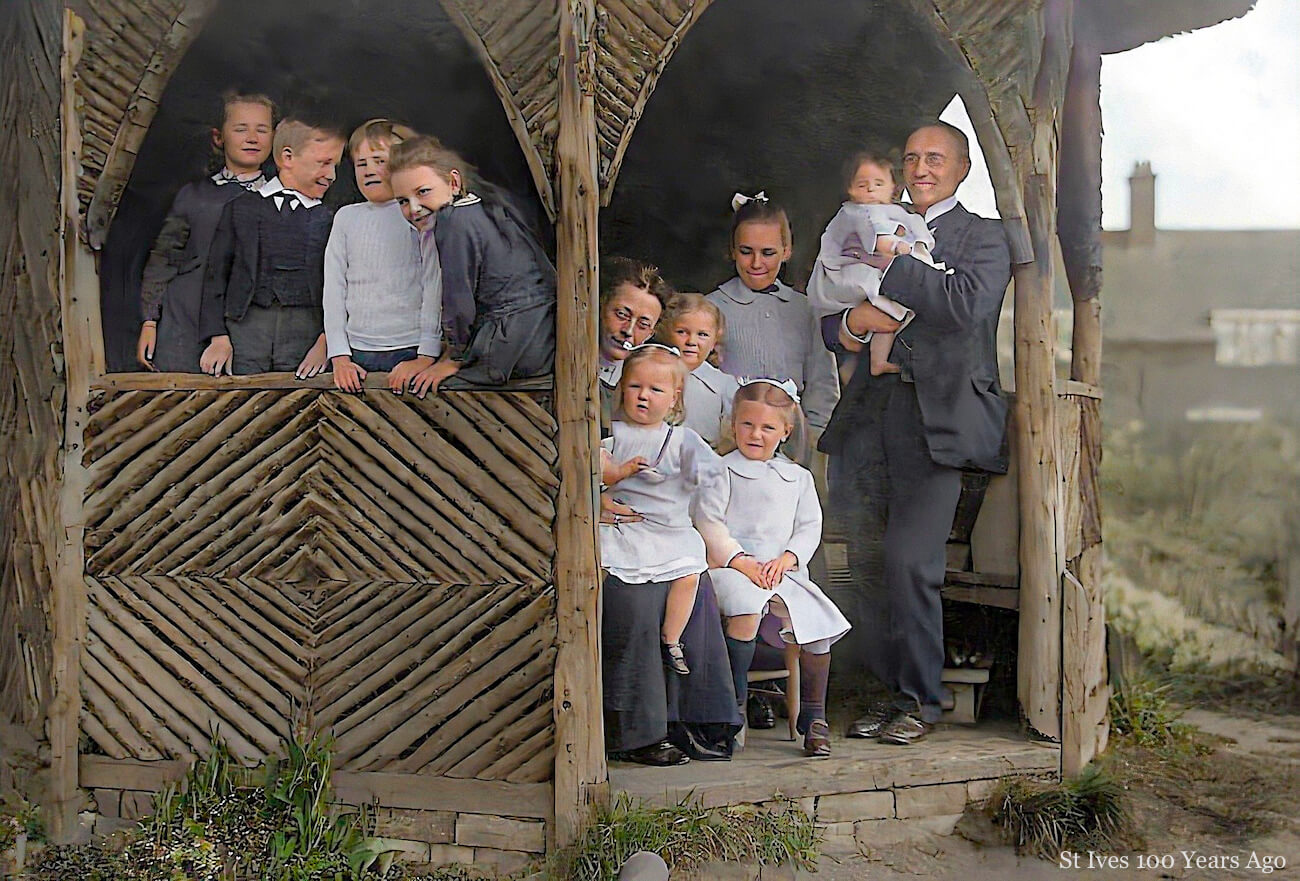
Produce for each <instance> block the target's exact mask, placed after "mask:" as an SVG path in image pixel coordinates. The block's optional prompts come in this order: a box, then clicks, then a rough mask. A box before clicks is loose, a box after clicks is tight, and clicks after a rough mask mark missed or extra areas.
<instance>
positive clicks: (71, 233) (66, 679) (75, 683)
mask: <svg viewBox="0 0 1300 881" xmlns="http://www.w3.org/2000/svg"><path fill="white" fill-rule="evenodd" d="M84 31H85V24H84V23H83V22H82V20H81V19H80V18H78V17H77V15H76V14H75V13H73V12H70V11H69V12H65V13H64V21H63V53H62V58H61V62H60V76H61V78H62V85H63V101H62V110H61V113H60V120H59V121H60V125H61V127H62V132H61V136H62V148H63V163H62V167H61V176H62V182H61V192H60V200H61V205H60V207H61V210H60V214H59V240H60V242H61V243H62V248H63V250H62V253H61V254H60V255H59V257H57V258H54V259H53V260H52V263H54V264H56V265H57V289H58V292H59V305H60V308H61V312H62V317H63V357H64V371H65V373H64V375H65V379H66V382H67V400H66V410H65V414H64V434H63V449H62V458H63V484H62V486H61V488H60V492H59V520H60V525H61V526H62V535H61V538H62V541H61V542H60V543H59V547H58V554H57V557H56V559H55V565H54V583H53V584H52V586H51V614H50V618H51V621H52V630H53V634H52V637H53V638H52V651H51V657H52V661H53V666H54V669H53V677H52V678H53V681H54V699H53V701H52V703H51V706H50V713H49V722H48V730H49V738H50V778H51V780H50V796H51V805H50V811H49V815H48V817H49V823H50V837H51V839H52V840H54V841H58V842H65V841H70V840H72V839H73V838H74V837H75V836H76V834H77V812H78V810H79V809H80V807H81V801H82V799H81V793H80V791H79V789H78V769H77V760H78V755H77V742H78V739H79V735H80V731H81V727H80V718H81V646H82V641H83V638H84V634H85V621H86V590H85V582H84V574H83V573H84V568H85V564H84V548H83V534H84V532H85V519H84V517H83V515H82V505H83V502H84V498H85V490H86V469H85V468H84V467H83V466H82V464H81V456H82V451H83V447H82V439H83V437H84V434H85V428H86V421H87V420H88V419H89V417H90V413H89V402H90V384H91V381H92V380H93V379H94V378H95V377H96V376H98V375H99V374H101V373H103V371H104V349H103V339H102V334H101V331H100V317H99V280H98V277H97V274H96V271H95V264H94V258H93V256H92V255H91V254H90V251H89V250H88V249H87V247H86V246H85V244H84V243H83V242H82V241H81V238H80V236H79V230H78V224H79V218H80V210H81V206H80V204H79V202H78V199H77V174H78V170H79V167H80V155H81V122H80V120H79V118H78V116H77V113H76V109H75V108H76V93H75V90H74V88H73V71H74V70H75V68H76V66H77V61H78V59H79V58H80V55H81V46H82V34H83V33H84Z"/></svg>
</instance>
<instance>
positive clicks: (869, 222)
mask: <svg viewBox="0 0 1300 881" xmlns="http://www.w3.org/2000/svg"><path fill="white" fill-rule="evenodd" d="M845 169H846V172H847V174H846V175H845V177H846V180H845V184H846V186H845V189H846V191H847V195H848V197H849V201H847V202H845V203H844V204H843V205H841V206H840V210H839V212H838V213H837V214H836V215H835V216H834V217H833V218H831V222H830V223H829V224H827V226H826V231H825V232H824V233H822V239H821V247H820V250H819V251H818V252H817V262H816V264H815V265H814V266H813V272H812V275H811V276H810V277H809V279H808V300H809V302H810V303H811V304H812V307H813V311H814V312H815V313H816V314H817V316H818V317H819V318H820V317H822V316H825V315H831V314H833V313H835V312H842V311H844V310H845V309H851V308H853V307H854V306H856V305H858V304H859V303H861V302H863V301H864V300H865V301H867V302H869V303H871V305H873V306H875V307H876V308H877V309H880V310H881V311H882V312H884V313H885V314H887V315H889V316H890V317H891V318H894V319H895V320H897V321H899V322H901V323H902V325H901V326H900V327H899V330H902V329H903V327H906V326H907V323H908V322H909V321H911V320H912V311H911V310H910V309H908V308H907V307H906V306H903V305H902V304H901V303H896V302H894V301H893V300H891V299H889V298H888V297H886V296H883V295H882V294H881V293H880V279H881V277H882V273H881V271H880V270H879V269H876V268H875V267H874V266H871V265H869V264H868V263H867V262H866V257H867V255H869V254H871V253H873V252H874V253H877V254H895V255H897V254H911V255H912V256H913V257H916V258H918V259H920V260H924V261H925V262H926V263H929V264H931V265H933V260H932V259H931V257H930V251H931V249H933V248H934V235H933V234H932V233H931V232H930V229H929V227H927V226H926V225H925V220H924V219H923V218H922V217H921V216H920V215H917V214H912V213H911V212H909V211H908V210H907V209H906V208H904V207H903V206H902V205H899V204H898V203H897V200H898V198H899V196H901V195H902V192H903V187H902V184H901V182H900V181H901V176H900V175H899V174H898V173H897V170H896V169H895V166H894V163H893V162H892V161H891V160H890V159H889V158H888V157H885V156H881V155H878V154H874V153H867V152H862V153H858V154H856V155H854V156H853V157H852V158H851V159H850V160H849V162H848V163H847V164H846V166H845ZM893 345H894V334H892V333H876V334H872V335H871V341H870V342H869V343H868V352H869V354H870V358H871V373H872V375H873V376H878V375H879V374H881V373H897V372H898V366H897V365H895V364H891V363H890V361H889V350H890V349H891V348H892V347H893Z"/></svg>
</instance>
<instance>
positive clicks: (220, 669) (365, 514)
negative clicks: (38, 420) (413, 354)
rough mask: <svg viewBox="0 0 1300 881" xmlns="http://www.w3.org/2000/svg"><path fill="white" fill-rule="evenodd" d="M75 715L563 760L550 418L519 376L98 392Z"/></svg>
mask: <svg viewBox="0 0 1300 881" xmlns="http://www.w3.org/2000/svg"><path fill="white" fill-rule="evenodd" d="M99 395H100V397H99V398H98V400H97V401H96V408H97V409H96V412H95V414H94V416H93V417H92V420H91V423H90V426H89V427H88V430H87V432H86V450H85V456H84V462H85V464H86V465H87V467H88V468H89V471H90V475H91V480H90V489H89V492H88V494H87V498H86V505H85V517H86V524H87V537H86V567H87V573H88V577H87V591H88V599H89V636H88V639H87V644H86V647H85V652H84V659H83V664H84V673H83V677H82V685H83V696H84V699H85V712H84V714H83V720H82V724H83V729H84V731H85V733H86V734H87V735H89V736H90V738H91V739H92V740H93V741H94V743H95V744H96V746H97V747H98V748H99V749H100V750H102V751H103V752H104V753H105V754H107V755H109V756H111V757H114V758H134V759H143V760H154V759H160V758H178V757H184V756H187V755H190V754H193V753H201V752H203V751H204V750H205V749H206V744H207V743H208V741H209V731H208V728H209V725H212V724H215V725H217V726H219V728H220V730H221V733H222V734H223V735H224V736H225V737H226V738H227V739H228V740H229V741H230V743H231V746H232V749H233V750H234V751H235V752H236V754H237V755H239V756H240V757H241V758H244V759H246V760H249V761H255V760H257V759H258V758H260V757H262V756H264V755H266V754H267V753H269V752H273V751H275V749H276V746H277V742H278V740H279V738H281V737H283V736H284V735H285V734H287V733H288V732H289V730H290V727H291V726H292V725H293V724H295V723H299V724H303V725H306V726H307V727H308V728H310V729H318V730H326V731H331V732H333V733H334V735H335V736H336V738H337V740H336V745H335V750H336V761H337V766H338V767H339V768H342V769H348V770H367V771H389V772H400V773H423V774H438V775H446V776H451V777H475V778H479V779H491V780H506V781H510V782H532V781H540V780H547V779H549V778H550V775H551V768H552V765H553V760H554V725H553V722H552V709H551V677H552V673H553V669H554V664H555V651H556V646H555V642H556V639H555V620H554V591H553V589H552V588H551V587H550V583H551V561H552V557H553V555H554V542H553V538H552V533H551V523H552V520H553V518H554V502H553V495H554V493H555V490H556V489H557V487H558V480H557V478H556V477H555V474H554V470H553V468H554V464H555V460H556V452H555V446H554V441H553V435H554V432H555V428H556V426H555V423H554V420H553V419H552V418H551V416H550V414H549V413H548V412H547V411H546V410H545V409H543V408H542V407H541V406H539V405H538V403H537V402H536V401H535V400H534V399H533V398H532V397H530V396H529V395H527V394H523V393H492V394H470V393H449V394H444V395H441V396H439V397H437V398H430V399H428V400H425V401H419V400H417V399H414V398H397V397H395V396H393V395H392V394H391V393H388V392H386V391H382V392H369V393H367V394H365V395H364V396H354V395H345V394H340V393H336V392H332V391H324V390H320V389H314V388H303V389H297V390H293V391H213V390H194V391H161V392H154V391H149V392H146V391H108V392H100V393H99Z"/></svg>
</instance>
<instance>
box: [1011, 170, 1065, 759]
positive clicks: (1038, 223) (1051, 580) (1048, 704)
mask: <svg viewBox="0 0 1300 881" xmlns="http://www.w3.org/2000/svg"><path fill="white" fill-rule="evenodd" d="M1052 179H1053V178H1052V177H1050V176H1048V175H1047V174H1037V173H1035V174H1031V175H1030V176H1029V179H1028V181H1027V182H1026V186H1025V214H1026V220H1027V221H1028V223H1029V234H1030V239H1031V241H1032V242H1033V246H1034V262H1033V263H1025V264H1021V265H1018V266H1016V267H1015V268H1014V275H1015V332H1016V409H1015V419H1014V426H1015V432H1016V456H1017V466H1018V469H1019V471H1018V474H1019V492H1020V639H1019V645H1020V649H1019V654H1018V655H1017V657H1016V680H1017V693H1018V696H1019V698H1020V706H1021V708H1022V709H1023V710H1024V713H1025V716H1026V719H1027V721H1028V722H1029V725H1030V727H1031V728H1033V729H1034V730H1035V731H1037V732H1039V733H1040V734H1043V735H1046V736H1047V737H1050V738H1053V739H1056V738H1059V737H1060V736H1061V724H1060V686H1061V580H1060V579H1061V569H1060V567H1059V566H1058V563H1057V548H1058V547H1059V546H1060V541H1059V539H1058V536H1057V532H1058V528H1059V523H1060V516H1059V515H1060V498H1059V497H1060V486H1059V483H1058V465H1057V460H1058V453H1057V425H1056V385H1055V369H1056V365H1055V361H1056V339H1055V331H1054V329H1053V326H1052V276H1053V272H1052V251H1051V247H1052V226H1053V213H1054V212H1053V211H1052V207H1053V206H1052Z"/></svg>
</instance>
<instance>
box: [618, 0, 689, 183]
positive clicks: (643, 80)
mask: <svg viewBox="0 0 1300 881" xmlns="http://www.w3.org/2000/svg"><path fill="white" fill-rule="evenodd" d="M710 3H712V0H660V2H654V3H647V2H637V0H599V2H598V3H597V4H596V6H597V10H598V11H597V13H596V15H597V27H596V146H597V148H598V149H599V151H600V163H599V169H598V171H599V177H600V192H601V202H602V204H604V205H608V204H609V200H610V198H611V197H612V196H613V193H614V183H615V181H616V180H617V179H618V170H619V167H620V166H621V165H622V164H623V155H624V153H625V152H626V151H627V147H628V144H629V143H631V141H632V133H633V132H634V131H635V130H636V124H637V122H638V121H639V120H640V119H641V114H642V113H643V112H644V110H645V106H646V102H647V101H649V100H650V94H651V93H652V92H653V91H654V87H655V84H656V83H658V81H659V76H660V74H662V73H663V71H664V68H665V67H666V66H667V65H668V62H669V61H670V60H671V59H672V57H673V53H674V52H675V51H676V50H677V47H678V46H679V45H680V44H681V41H682V38H683V37H684V36H685V35H686V32H687V31H688V30H689V29H690V27H691V25H693V24H695V22H696V21H697V20H698V19H699V17H700V16H701V15H703V14H704V10H706V9H707V8H708V7H709V5H710Z"/></svg>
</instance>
